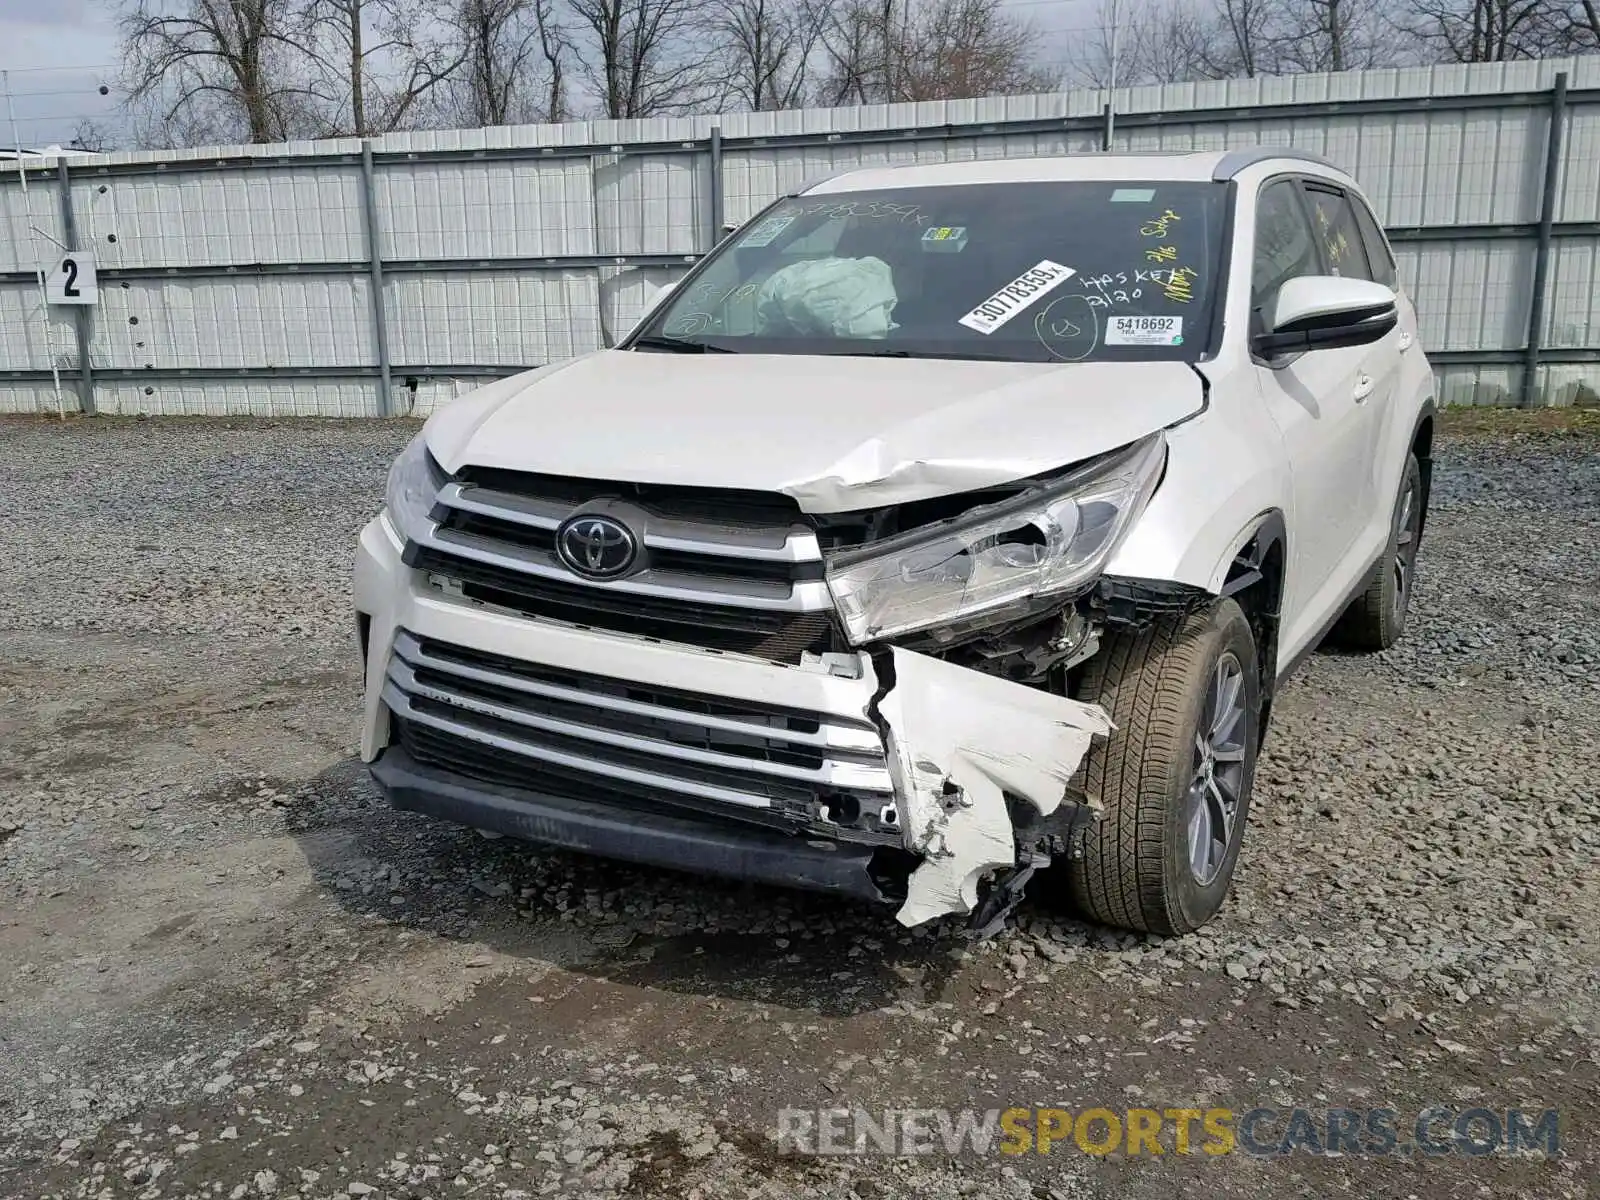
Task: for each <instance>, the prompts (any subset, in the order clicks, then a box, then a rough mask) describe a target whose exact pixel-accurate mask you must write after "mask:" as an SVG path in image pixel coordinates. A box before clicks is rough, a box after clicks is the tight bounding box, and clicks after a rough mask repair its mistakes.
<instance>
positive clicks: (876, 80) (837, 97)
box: [818, 0, 885, 104]
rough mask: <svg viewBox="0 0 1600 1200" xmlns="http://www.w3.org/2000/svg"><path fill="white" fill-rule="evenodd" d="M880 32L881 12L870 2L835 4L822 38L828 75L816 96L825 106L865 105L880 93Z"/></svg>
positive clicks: (882, 47)
mask: <svg viewBox="0 0 1600 1200" xmlns="http://www.w3.org/2000/svg"><path fill="white" fill-rule="evenodd" d="M883 33H884V29H883V21H882V18H881V11H880V9H879V7H878V6H877V5H875V4H873V3H872V2H871V0H845V2H844V3H842V4H836V5H834V7H833V11H832V12H831V14H830V15H829V17H828V19H827V21H826V22H825V23H824V25H823V33H822V38H821V42H822V49H823V53H824V54H825V56H826V58H827V74H826V77H825V79H824V80H823V82H822V85H821V87H820V89H819V92H818V97H819V99H821V100H822V102H823V103H824V104H866V103H867V102H868V99H869V97H870V98H876V97H877V96H878V95H879V94H880V93H881V91H882V90H883V78H884V61H883V60H884V54H885V45H884V42H885V39H884V36H883Z"/></svg>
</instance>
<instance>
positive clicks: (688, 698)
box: [384, 632, 900, 845]
mask: <svg viewBox="0 0 1600 1200" xmlns="http://www.w3.org/2000/svg"><path fill="white" fill-rule="evenodd" d="M384 702H385V703H386V704H387V705H388V706H389V708H390V710H391V712H392V713H393V714H394V716H395V718H396V734H397V737H398V739H399V740H400V742H401V743H402V744H403V745H404V746H405V748H406V750H407V752H408V753H410V754H411V755H412V757H413V758H415V759H417V760H418V761H419V762H423V763H428V764H431V765H433V766H437V767H440V768H442V769H444V770H448V771H452V772H455V773H458V774H462V775H466V776H469V777H471V778H474V779H479V780H483V781H485V782H489V783H495V784H500V785H502V786H509V787H519V788H524V789H529V790H534V791H541V792H545V793H548V794H552V795H559V796H567V797H571V798H575V799H584V798H586V797H589V798H594V799H597V800H599V799H609V798H614V797H618V796H622V797H627V798H628V802H629V803H632V804H648V805H654V806H656V807H658V808H659V807H660V806H661V805H671V806H677V807H680V808H685V809H693V810H699V811H703V812H713V813H717V814H719V815H721V816H724V817H736V818H738V819H742V820H747V821H752V822H755V823H759V824H765V825H771V826H776V827H780V828H787V829H791V830H804V831H809V832H815V833H822V834H825V835H827V836H830V837H838V838H845V839H849V840H856V841H870V842H877V843H881V844H885V845H892V844H897V843H898V842H899V841H900V835H899V830H898V826H897V817H896V815H895V810H894V805H893V785H892V783H891V782H890V778H889V773H888V766H887V763H886V761H885V757H884V749H883V743H882V740H881V739H880V737H879V735H878V733H877V731H876V730H875V729H874V728H873V726H872V725H871V724H870V722H868V721H867V720H866V719H864V718H863V719H862V720H860V721H850V720H845V719H840V718H838V717H833V716H829V715H824V714H820V713H808V712H799V711H786V710H781V709H776V708H768V707H763V706H760V705H756V704H752V703H747V702H743V701H736V700H729V699H727V698H724V697H715V696H705V695H699V694H696V693H690V692H681V691H675V690H671V689H664V688H655V687H647V686H643V685H639V684H635V683H630V682H628V681H625V680H620V679H615V678H610V677H607V676H600V675H590V674H586V673H580V672H575V671H568V670H565V669H559V668H555V667H550V666H547V665H541V664H533V663H523V662H518V661H516V660H514V659H508V658H504V657H502V656H499V655H493V654H487V653H484V652H481V651H475V650H469V649H466V648H464V647H458V646H451V645H448V644H445V643H441V642H438V641H434V640H431V639H422V638H418V637H416V636H415V635H413V634H410V633H406V632H402V633H401V634H400V635H399V637H398V638H397V639H396V641H395V647H394V655H393V657H392V658H391V659H390V661H389V665H388V673H387V678H386V680H385V683H384Z"/></svg>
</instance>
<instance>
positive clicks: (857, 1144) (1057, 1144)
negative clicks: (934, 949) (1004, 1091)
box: [777, 1104, 1561, 1158]
mask: <svg viewBox="0 0 1600 1200" xmlns="http://www.w3.org/2000/svg"><path fill="white" fill-rule="evenodd" d="M1560 1125H1561V1122H1560V1115H1559V1113H1558V1112H1557V1110H1556V1109H1553V1108H1546V1109H1539V1110H1525V1109H1521V1108H1506V1109H1491V1108H1455V1107H1452V1106H1450V1105H1443V1104H1435V1105H1429V1106H1427V1107H1425V1108H1422V1109H1420V1110H1418V1111H1417V1112H1415V1113H1414V1114H1410V1115H1407V1114H1405V1113H1402V1111H1401V1110H1400V1109H1395V1108H1326V1109H1312V1108H1298V1107H1296V1108H1267V1107H1258V1108H1250V1109H1244V1110H1236V1109H1231V1108H1203V1109H1202V1108H1126V1109H1116V1110H1113V1109H1109V1108H1085V1109H1076V1110H1074V1109H1066V1108H1038V1107H1031V1108H1020V1107H1019V1108H1006V1109H998V1108H991V1109H986V1110H977V1109H966V1110H951V1109H941V1108H886V1109H879V1110H875V1111H870V1112H869V1111H868V1110H866V1109H860V1108H848V1109H846V1108H823V1109H809V1108H785V1109H780V1110H779V1112H778V1137H777V1142H778V1151H779V1153H789V1154H799V1155H856V1154H860V1155H889V1156H914V1155H922V1154H945V1155H951V1156H955V1155H959V1154H975V1155H988V1154H993V1153H999V1154H1004V1155H1021V1154H1050V1153H1052V1152H1054V1153H1068V1154H1073V1153H1081V1154H1088V1155H1094V1156H1097V1157H1104V1156H1106V1155H1111V1154H1123V1155H1127V1156H1141V1155H1143V1156H1158V1155H1166V1154H1178V1155H1192V1154H1198V1155H1209V1156H1212V1157H1216V1156H1219V1155H1224V1154H1239V1153H1243V1154H1248V1155H1251V1156H1253V1157H1258V1158H1278V1157H1282V1156H1285V1155H1293V1154H1309V1155H1343V1156H1350V1157H1379V1158H1381V1157H1387V1156H1390V1155H1401V1156H1411V1155H1423V1156H1442V1155H1451V1154H1457V1155H1467V1156H1470V1157H1478V1156H1483V1155H1489V1154H1532V1155H1537V1156H1540V1157H1544V1158H1554V1157H1556V1156H1557V1155H1558V1154H1559V1153H1560V1151H1561V1133H1560Z"/></svg>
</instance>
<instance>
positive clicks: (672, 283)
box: [650, 279, 683, 304]
mask: <svg viewBox="0 0 1600 1200" xmlns="http://www.w3.org/2000/svg"><path fill="white" fill-rule="evenodd" d="M682 282H683V281H682V280H681V279H669V280H667V282H666V283H663V284H662V285H661V286H660V287H658V288H657V289H656V294H655V295H654V296H651V297H650V303H651V304H655V303H656V302H658V301H659V300H661V299H663V298H664V297H665V296H666V295H667V293H668V292H670V291H672V289H673V288H675V287H677V286H678V284H680V283H682Z"/></svg>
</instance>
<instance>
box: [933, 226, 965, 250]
mask: <svg viewBox="0 0 1600 1200" xmlns="http://www.w3.org/2000/svg"><path fill="white" fill-rule="evenodd" d="M922 248H923V249H924V250H927V251H929V252H931V253H934V254H960V253H961V251H963V250H965V249H966V248H967V227H966V226H965V225H929V226H928V227H927V228H926V229H924V230H923V231H922Z"/></svg>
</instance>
